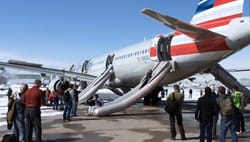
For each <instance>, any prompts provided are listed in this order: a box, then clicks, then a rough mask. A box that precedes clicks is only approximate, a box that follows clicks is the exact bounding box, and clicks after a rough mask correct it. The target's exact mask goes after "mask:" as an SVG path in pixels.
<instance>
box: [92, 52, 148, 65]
mask: <svg viewBox="0 0 250 142" xmlns="http://www.w3.org/2000/svg"><path fill="white" fill-rule="evenodd" d="M147 53H149V49H144V50H139V51H136V52H133V53H129V54H125V55H121V56H117V57H116V56H115V58H114V60H120V59H125V58H129V57H134V56H139V55H144V54H147ZM105 61H106V59H105V60H102V61H98V62H96V63H94V64H95V65H99V64H104V62H105Z"/></svg>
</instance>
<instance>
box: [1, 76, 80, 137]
mask: <svg viewBox="0 0 250 142" xmlns="http://www.w3.org/2000/svg"><path fill="white" fill-rule="evenodd" d="M66 84H68V85H65V84H64V85H65V86H66V87H63V88H62V89H61V93H60V92H59V93H58V92H56V91H52V92H50V91H48V90H46V91H42V90H41V89H40V87H41V81H40V80H35V81H34V85H33V86H32V87H31V88H29V87H28V85H27V84H21V85H20V87H19V90H18V91H17V92H12V91H10V92H9V93H8V94H7V95H8V112H7V118H6V119H7V127H8V129H11V130H12V131H13V134H14V136H15V138H16V139H17V141H19V142H32V133H33V130H34V132H35V136H36V142H41V141H42V124H41V110H40V107H41V106H42V105H48V103H47V102H50V103H51V105H52V106H53V109H57V106H58V104H59V102H60V104H61V105H64V113H63V120H64V121H70V120H71V118H72V117H73V116H77V106H78V91H77V90H76V87H77V86H75V85H73V84H69V83H66ZM46 93H47V95H46ZM46 96H47V99H46ZM60 99H61V101H59V100H60Z"/></svg>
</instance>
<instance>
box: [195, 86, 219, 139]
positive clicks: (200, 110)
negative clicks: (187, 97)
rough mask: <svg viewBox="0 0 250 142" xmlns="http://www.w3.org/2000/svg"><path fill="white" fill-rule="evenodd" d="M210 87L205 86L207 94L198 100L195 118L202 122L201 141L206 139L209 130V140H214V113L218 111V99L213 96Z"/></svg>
mask: <svg viewBox="0 0 250 142" xmlns="http://www.w3.org/2000/svg"><path fill="white" fill-rule="evenodd" d="M211 94H212V91H211V88H210V87H206V88H205V95H203V96H202V97H200V98H199V99H198V102H197V106H196V111H195V119H196V120H197V121H199V122H200V142H204V141H205V132H207V142H212V128H213V115H214V113H215V112H216V111H217V104H216V100H215V99H214V98H213V97H212V95H211Z"/></svg>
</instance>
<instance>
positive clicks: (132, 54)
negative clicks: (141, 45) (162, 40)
mask: <svg viewBox="0 0 250 142" xmlns="http://www.w3.org/2000/svg"><path fill="white" fill-rule="evenodd" d="M147 53H149V49H144V50H139V51H136V52H133V53H129V54H125V55H121V56H117V57H116V56H115V60H120V59H125V58H129V57H134V56H139V55H143V54H147Z"/></svg>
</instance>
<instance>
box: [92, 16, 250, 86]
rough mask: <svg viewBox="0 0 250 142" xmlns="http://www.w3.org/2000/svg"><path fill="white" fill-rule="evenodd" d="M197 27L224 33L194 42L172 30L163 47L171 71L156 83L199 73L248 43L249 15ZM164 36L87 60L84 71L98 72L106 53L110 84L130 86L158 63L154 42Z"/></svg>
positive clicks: (249, 35)
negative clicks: (112, 75) (166, 46)
mask: <svg viewBox="0 0 250 142" xmlns="http://www.w3.org/2000/svg"><path fill="white" fill-rule="evenodd" d="M199 26H201V27H203V28H206V29H209V30H211V31H213V32H216V33H219V34H221V35H224V36H225V37H226V38H217V39H209V38H208V39H206V40H201V41H195V40H193V39H192V38H190V37H188V36H186V35H184V34H182V33H180V32H175V33H174V34H173V37H172V39H171V46H170V48H169V49H168V50H167V52H168V54H169V55H170V56H171V61H172V62H174V64H175V70H174V71H172V72H169V73H168V74H166V77H165V78H164V79H163V80H162V81H161V84H159V85H163V84H168V83H173V82H176V81H179V80H181V79H183V78H186V77H189V76H191V75H193V74H196V73H197V72H201V71H202V70H204V69H206V68H208V67H210V66H211V65H213V64H216V63H218V62H219V61H221V60H222V59H224V58H226V57H228V56H230V55H232V54H233V53H235V52H236V51H238V50H240V49H242V48H244V47H246V46H247V45H248V44H250V28H249V27H250V20H249V17H241V18H236V19H233V20H228V21H227V20H223V21H217V22H213V23H209V24H207V23H205V24H201V25H199ZM168 35H171V34H167V35H160V36H157V37H155V38H154V39H150V40H146V41H144V42H142V43H138V44H135V45H132V46H129V47H127V48H124V49H121V50H118V51H116V52H112V53H110V54H106V55H104V56H102V57H99V58H95V59H93V60H90V64H89V66H88V73H89V74H93V75H99V74H100V73H102V72H103V71H104V70H105V62H106V58H107V56H108V55H112V54H114V55H115V56H114V60H113V67H114V72H115V79H114V80H113V85H114V86H115V87H121V86H123V87H124V86H126V87H134V86H136V85H137V84H138V82H139V81H140V80H141V79H142V77H143V76H144V75H145V74H146V72H147V71H148V69H150V68H153V66H154V65H155V64H156V63H157V62H159V60H160V59H159V52H158V51H157V50H159V49H158V48H159V47H157V44H158V42H159V38H160V37H161V36H165V37H166V36H168Z"/></svg>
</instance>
